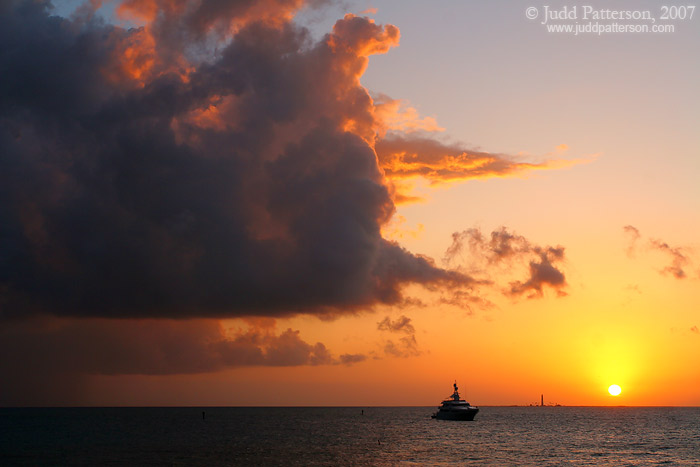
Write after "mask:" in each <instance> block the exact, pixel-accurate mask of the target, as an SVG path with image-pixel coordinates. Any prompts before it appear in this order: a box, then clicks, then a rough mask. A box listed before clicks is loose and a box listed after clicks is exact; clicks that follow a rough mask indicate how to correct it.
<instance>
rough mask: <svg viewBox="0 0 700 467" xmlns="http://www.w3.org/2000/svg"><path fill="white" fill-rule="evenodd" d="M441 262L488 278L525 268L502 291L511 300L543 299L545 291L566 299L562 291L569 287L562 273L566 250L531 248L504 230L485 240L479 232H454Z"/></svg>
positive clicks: (531, 246)
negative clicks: (501, 271) (493, 271)
mask: <svg viewBox="0 0 700 467" xmlns="http://www.w3.org/2000/svg"><path fill="white" fill-rule="evenodd" d="M443 261H444V262H445V263H446V264H448V265H452V264H455V263H459V262H461V263H464V264H467V265H468V267H469V268H470V271H472V273H473V274H475V275H478V274H479V273H482V274H487V275H488V276H490V274H489V270H490V269H492V268H503V267H507V268H508V269H511V268H512V267H513V266H517V265H525V264H526V265H527V268H526V271H527V276H526V278H524V279H520V280H513V281H511V282H510V283H509V285H508V287H507V288H505V289H504V294H506V295H509V296H514V297H518V296H522V295H526V296H527V297H528V298H536V297H543V296H544V290H545V287H548V288H551V289H552V290H554V291H555V292H556V294H557V296H565V295H566V291H565V288H566V287H567V285H568V284H567V282H566V276H565V274H564V272H563V271H562V270H561V265H562V264H563V263H564V261H565V248H564V247H562V246H556V247H554V246H540V245H536V244H533V243H531V242H530V241H529V240H528V239H526V238H525V237H523V236H522V235H518V234H516V233H514V232H511V231H509V230H508V229H507V228H506V227H501V228H500V229H498V230H494V231H493V232H491V234H490V235H488V236H485V235H484V234H483V233H482V232H481V230H480V229H478V228H471V229H467V230H464V231H462V232H455V233H454V234H452V244H451V245H450V246H449V248H448V249H447V251H446V252H445V256H444V258H443Z"/></svg>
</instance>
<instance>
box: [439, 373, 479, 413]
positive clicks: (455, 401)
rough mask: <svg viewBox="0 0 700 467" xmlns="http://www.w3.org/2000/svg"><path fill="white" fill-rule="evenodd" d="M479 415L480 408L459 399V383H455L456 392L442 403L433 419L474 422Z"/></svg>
mask: <svg viewBox="0 0 700 467" xmlns="http://www.w3.org/2000/svg"><path fill="white" fill-rule="evenodd" d="M477 413H479V408H478V407H474V406H473V405H470V404H469V402H467V401H465V400H463V399H461V398H460V397H459V388H457V381H455V383H454V392H453V393H452V395H451V396H449V397H448V398H447V399H445V400H444V401H442V404H441V405H440V406H439V407H438V411H437V412H435V413H434V414H433V415H432V418H437V419H439V420H474V417H476V414H477Z"/></svg>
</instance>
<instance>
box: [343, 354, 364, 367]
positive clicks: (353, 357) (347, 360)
mask: <svg viewBox="0 0 700 467" xmlns="http://www.w3.org/2000/svg"><path fill="white" fill-rule="evenodd" d="M339 360H340V363H341V364H343V365H352V364H354V363H361V362H364V361H365V360H367V355H364V354H348V353H345V354H342V355H341V356H340V357H339Z"/></svg>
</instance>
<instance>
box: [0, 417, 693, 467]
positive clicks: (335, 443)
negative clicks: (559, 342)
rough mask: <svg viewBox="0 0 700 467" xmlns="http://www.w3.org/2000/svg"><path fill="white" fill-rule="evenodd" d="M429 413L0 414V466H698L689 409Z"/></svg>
mask: <svg viewBox="0 0 700 467" xmlns="http://www.w3.org/2000/svg"><path fill="white" fill-rule="evenodd" d="M434 410H435V408H434V407H343V408H340V407H326V408H323V407H298V408H297V407H285V408H235V407H204V408H202V407H199V408H198V407H190V408H16V409H11V408H10V409H8V408H5V409H0V465H2V466H13V465H31V466H35V465H51V466H53V465H95V466H97V465H100V466H102V465H135V466H141V465H143V466H149V465H154V466H169V465H199V466H218V465H240V466H255V465H283V466H287V465H300V466H307V465H377V466H385V465H485V466H491V465H493V466H511V465H515V466H549V465H552V466H554V465H556V466H561V465H572V466H581V465H595V466H627V465H630V466H636V465H643V466H648V465H674V466H675V465H678V466H691V465H695V466H700V408H679V407H645V408H631V407H482V408H481V411H480V412H479V414H478V415H477V417H476V420H474V421H471V422H458V421H447V420H433V419H431V418H430V414H431V413H432V412H433V411H434ZM363 411H364V414H363ZM202 412H204V413H205V414H204V415H205V417H204V418H203V417H202Z"/></svg>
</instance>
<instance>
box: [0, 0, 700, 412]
mask: <svg viewBox="0 0 700 467" xmlns="http://www.w3.org/2000/svg"><path fill="white" fill-rule="evenodd" d="M545 5H546V3H536V2H531V1H529V0H528V1H492V2H467V1H448V0H439V1H436V2H430V3H428V2H419V1H410V0H409V1H401V2H399V1H397V0H394V1H359V0H358V1H345V2H332V1H319V0H316V1H314V0H308V1H306V0H263V1H255V2H254V1H250V0H236V1H223V0H148V1H135V0H124V1H116V0H115V1H104V2H85V3H82V2H79V1H65V2H59V1H56V2H53V4H52V3H49V2H44V1H10V2H4V3H3V4H2V6H0V43H2V44H4V45H3V47H2V49H1V50H0V69H1V70H3V72H2V74H1V77H0V165H1V170H0V238H2V242H0V372H1V373H2V375H3V377H2V378H0V405H2V406H83V405H84V406H179V405H186V406H429V405H437V404H438V403H439V402H440V401H441V400H442V398H444V397H445V396H446V395H448V394H449V393H450V391H451V385H452V383H453V382H454V381H455V380H456V381H457V383H458V385H459V387H460V391H461V394H462V396H464V397H465V398H466V399H467V400H468V401H470V402H471V403H472V404H475V405H528V404H536V403H539V401H540V396H541V395H543V397H544V401H545V403H547V404H557V403H558V404H562V405H604V406H605V405H630V406H698V405H700V287H699V285H700V237H699V236H698V232H700V185H698V183H697V180H699V179H700V137H699V136H698V128H699V124H700V92H698V89H697V83H698V82H699V81H700V61H699V60H698V57H700V50H699V49H700V20H699V19H698V18H697V17H695V16H693V17H692V18H690V17H689V15H690V13H689V12H688V11H684V12H682V13H683V14H684V15H686V17H685V19H683V18H681V17H680V16H679V15H681V11H680V10H678V11H675V13H674V14H675V15H676V16H674V17H673V18H669V19H666V20H663V19H661V16H662V14H663V13H664V12H663V11H661V10H660V7H659V6H658V5H657V4H656V2H644V1H640V2H631V1H617V0H616V1H614V2H605V3H604V4H603V3H600V4H595V3H576V2H571V3H561V5H558V6H557V7H556V8H555V7H548V8H545ZM591 5H592V7H593V8H594V9H596V11H597V10H599V9H601V8H605V9H614V11H623V12H624V11H629V12H635V11H645V10H648V11H649V12H650V14H651V15H653V16H654V19H655V21H654V22H653V23H652V21H651V20H643V19H639V20H637V19H624V18H623V19H620V20H610V19H599V20H595V19H593V20H591V19H590V18H584V17H583V15H584V7H585V6H591ZM564 6H566V7H567V10H565V11H564V10H563V8H564ZM573 7H577V8H576V10H574V9H573ZM533 8H534V12H533V10H532V9H533ZM548 10H552V11H549V13H556V12H557V11H560V12H561V11H564V13H566V14H568V15H569V17H567V18H564V19H558V18H548V17H547V12H548ZM601 14H602V13H601ZM698 14H700V13H698ZM533 15H534V16H537V17H536V18H531V17H532V16H533ZM571 15H573V16H575V17H574V18H572V17H571ZM545 19H547V21H546V23H547V24H543V22H545ZM596 21H597V25H598V26H600V25H601V24H603V25H609V24H612V23H619V24H625V25H627V26H629V25H633V26H634V25H646V26H651V25H659V24H661V25H665V26H669V25H670V26H672V27H673V29H672V30H669V29H668V28H667V29H666V30H665V31H664V32H652V31H649V32H632V31H626V32H620V31H618V32H610V33H608V32H605V33H603V34H597V33H592V32H581V33H580V34H578V35H574V34H573V33H567V32H563V31H558V32H557V31H556V30H548V29H547V26H548V25H550V26H551V25H553V24H554V25H557V24H558V25H574V26H576V25H579V26H585V25H587V24H588V25H589V26H591V25H592V23H596ZM613 384H617V385H619V386H620V387H621V389H622V392H621V394H620V395H619V396H612V395H610V394H609V393H608V387H609V386H610V385H613Z"/></svg>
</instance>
